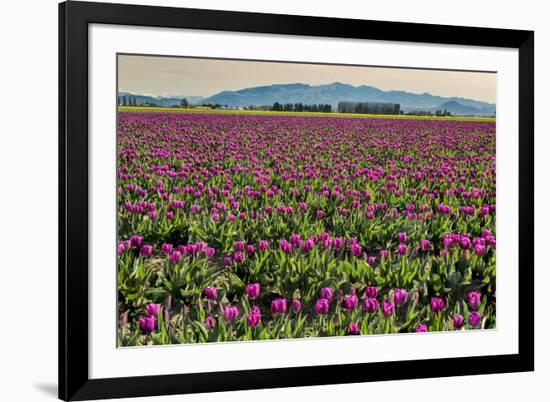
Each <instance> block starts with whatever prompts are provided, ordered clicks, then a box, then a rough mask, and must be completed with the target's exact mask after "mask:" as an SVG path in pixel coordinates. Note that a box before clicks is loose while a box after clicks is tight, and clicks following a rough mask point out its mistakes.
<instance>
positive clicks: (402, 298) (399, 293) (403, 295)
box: [393, 289, 407, 306]
mask: <svg viewBox="0 0 550 402" xmlns="http://www.w3.org/2000/svg"><path fill="white" fill-rule="evenodd" d="M393 301H394V302H395V304H396V305H398V306H402V305H403V304H405V303H406V302H407V291H406V290H405V289H394V290H393Z"/></svg>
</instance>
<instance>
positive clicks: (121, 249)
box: [117, 242, 126, 255]
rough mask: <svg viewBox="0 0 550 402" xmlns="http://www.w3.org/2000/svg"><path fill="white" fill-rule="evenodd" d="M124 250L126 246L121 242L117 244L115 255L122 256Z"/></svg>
mask: <svg viewBox="0 0 550 402" xmlns="http://www.w3.org/2000/svg"><path fill="white" fill-rule="evenodd" d="M125 250H126V246H125V245H124V243H123V242H118V249H117V254H118V255H122V254H124V251H125Z"/></svg>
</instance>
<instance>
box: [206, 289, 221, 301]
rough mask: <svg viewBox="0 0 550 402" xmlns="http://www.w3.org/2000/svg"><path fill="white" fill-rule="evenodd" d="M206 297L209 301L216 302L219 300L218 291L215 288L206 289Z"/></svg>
mask: <svg viewBox="0 0 550 402" xmlns="http://www.w3.org/2000/svg"><path fill="white" fill-rule="evenodd" d="M204 297H206V298H207V299H208V300H216V299H217V298H218V290H217V289H216V288H214V287H210V288H206V289H204Z"/></svg>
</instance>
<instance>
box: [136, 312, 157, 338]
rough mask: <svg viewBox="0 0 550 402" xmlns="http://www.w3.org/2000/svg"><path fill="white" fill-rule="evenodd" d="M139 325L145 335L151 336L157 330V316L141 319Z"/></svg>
mask: <svg viewBox="0 0 550 402" xmlns="http://www.w3.org/2000/svg"><path fill="white" fill-rule="evenodd" d="M138 323H139V329H141V332H142V333H143V334H150V333H151V332H153V331H154V330H155V325H156V320H155V316H151V317H140V319H139V321H138Z"/></svg>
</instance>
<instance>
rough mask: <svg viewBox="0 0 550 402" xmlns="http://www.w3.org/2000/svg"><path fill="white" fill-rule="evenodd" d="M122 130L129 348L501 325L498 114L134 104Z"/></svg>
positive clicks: (120, 209) (122, 287) (124, 318)
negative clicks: (137, 107)
mask: <svg viewBox="0 0 550 402" xmlns="http://www.w3.org/2000/svg"><path fill="white" fill-rule="evenodd" d="M117 129H118V136H117V141H118V146H117V152H118V165H117V186H118V187H117V189H116V191H117V236H118V244H117V247H118V249H117V251H118V253H117V254H118V257H117V278H118V297H117V299H118V301H117V303H118V312H119V320H118V328H117V331H118V345H119V346H141V345H160V344H182V343H202V342H219V341H249V340H266V339H285V338H305V337H308V338H309V337H326V336H348V335H350V336H351V335H371V334H395V333H419V332H434V331H467V330H480V329H490V328H495V327H496V234H495V222H496V172H495V169H496V152H495V150H496V135H495V129H496V128H495V122H494V121H490V120H485V121H476V120H470V121H468V120H462V121H459V120H452V119H445V120H435V119H434V120H430V119H414V118H364V117H341V116H331V115H330V114H328V115H319V116H313V115H308V116H302V115H295V116H293V115H277V114H275V113H273V114H252V113H250V114H238V113H212V112H210V113H189V112H170V113H168V112H162V111H155V112H147V111H119V113H118V128H117ZM412 336H423V335H420V334H416V335H412Z"/></svg>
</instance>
